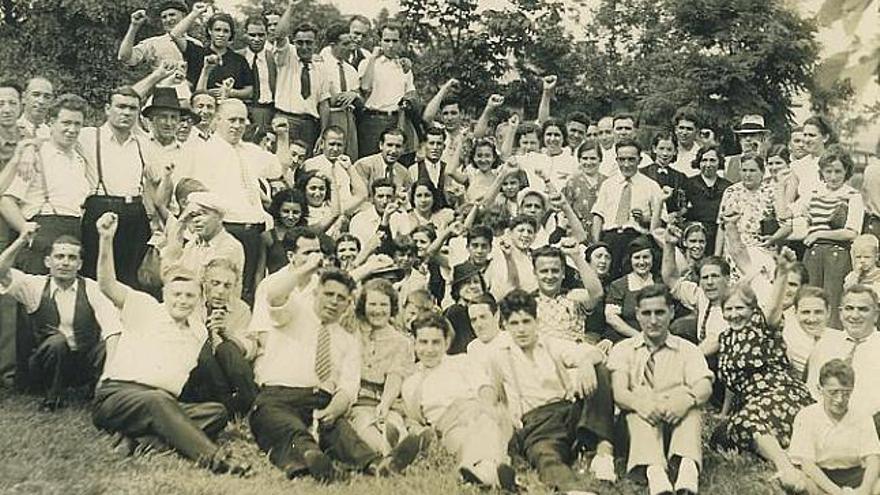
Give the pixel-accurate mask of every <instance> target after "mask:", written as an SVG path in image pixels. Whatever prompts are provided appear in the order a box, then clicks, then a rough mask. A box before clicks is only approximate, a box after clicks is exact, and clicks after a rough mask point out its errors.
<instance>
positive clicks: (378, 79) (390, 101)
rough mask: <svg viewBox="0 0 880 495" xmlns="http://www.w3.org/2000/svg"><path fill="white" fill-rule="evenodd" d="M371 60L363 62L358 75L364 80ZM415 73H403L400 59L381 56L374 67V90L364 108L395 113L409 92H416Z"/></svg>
mask: <svg viewBox="0 0 880 495" xmlns="http://www.w3.org/2000/svg"><path fill="white" fill-rule="evenodd" d="M368 63H369V60H363V61H362V62H361V64H360V67H358V73H359V75H360V77H361V79H363V77H364V74H365V73H366V68H367V64H368ZM415 89H416V87H415V84H413V72H412V71H409V72H403V67H402V66H401V65H400V61H399V60H398V59H394V60H391V59H389V58H388V57H385V56H380V57H379V59H378V60H376V62H375V64H374V65H373V89H372V91H371V92H370V96H369V98H367V101H366V102H365V104H364V106H365V107H366V108H367V109H369V110H378V111H380V112H394V111H396V110H397V109H398V106H399V104H400V100H401V99H402V98H403V97H404V96H405V95H406V94H407V93H409V92H411V91H415Z"/></svg>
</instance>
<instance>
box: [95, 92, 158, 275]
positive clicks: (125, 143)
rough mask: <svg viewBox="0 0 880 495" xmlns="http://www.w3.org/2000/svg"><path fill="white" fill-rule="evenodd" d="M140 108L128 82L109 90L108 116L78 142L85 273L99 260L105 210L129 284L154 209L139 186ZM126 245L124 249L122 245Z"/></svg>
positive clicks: (142, 165) (141, 167)
mask: <svg viewBox="0 0 880 495" xmlns="http://www.w3.org/2000/svg"><path fill="white" fill-rule="evenodd" d="M139 110H140V95H139V94H138V93H137V92H136V91H135V90H134V89H133V88H132V87H130V86H121V87H118V88H116V89H114V90H113V91H111V94H110V100H109V101H108V102H107V105H106V106H105V109H104V111H105V113H106V115H107V120H106V122H105V123H104V125H102V126H100V127H86V128H84V129H83V130H82V132H80V136H79V144H80V146H81V147H82V151H83V154H84V155H85V157H86V164H87V169H86V170H87V177H88V179H89V186H90V188H91V195H90V196H89V197H88V198H86V202H85V205H83V207H84V211H83V222H82V242H83V253H82V255H83V269H82V273H83V276H86V277H89V278H94V277H95V275H96V273H95V267H96V266H97V263H98V231H97V230H96V229H95V222H96V221H97V219H98V218H100V216H101V215H103V214H104V213H105V212H108V211H112V212H114V213H116V215H117V216H118V218H119V230H118V231H119V232H120V235H119V236H118V237H117V239H116V240H115V241H114V242H116V252H117V253H119V254H118V255H117V256H116V259H115V262H116V273H117V275H118V276H119V279H120V280H121V281H122V282H123V283H125V284H127V285H132V286H133V285H135V284H136V281H137V270H138V267H139V266H140V264H141V261H143V259H144V255H145V254H146V252H147V241H148V240H149V239H150V221H149V218H147V209H146V208H147V206H145V204H146V203H147V202H150V204H149V205H148V206H149V208H150V209H151V210H153V205H152V203H151V199H147V195H146V194H145V191H144V187H143V183H144V182H143V180H142V179H143V176H144V169H145V167H146V164H145V162H144V158H143V152H142V150H141V144H140V142H139V141H138V138H137V137H136V136H135V135H134V133H133V132H132V130H133V129H134V126H135V124H136V123H137V117H138V111H139ZM123 245H124V249H123Z"/></svg>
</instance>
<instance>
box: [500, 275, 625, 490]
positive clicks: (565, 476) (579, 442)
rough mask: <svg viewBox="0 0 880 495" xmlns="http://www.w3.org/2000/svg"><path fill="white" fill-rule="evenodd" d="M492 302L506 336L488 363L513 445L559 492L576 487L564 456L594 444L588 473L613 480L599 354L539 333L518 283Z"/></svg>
mask: <svg viewBox="0 0 880 495" xmlns="http://www.w3.org/2000/svg"><path fill="white" fill-rule="evenodd" d="M499 307H500V311H501V326H502V328H504V330H506V331H507V332H508V335H509V336H510V338H509V341H508V342H505V343H503V344H501V345H500V346H499V347H498V348H497V349H495V351H494V352H493V353H492V357H491V359H490V368H491V370H492V371H491V374H492V377H493V379H494V380H495V384H496V385H495V387H496V390H503V391H504V395H505V396H506V402H507V407H508V411H509V412H510V415H511V418H512V420H513V424H514V428H515V430H516V431H515V433H514V442H516V443H515V445H516V448H517V450H518V451H519V452H520V453H522V454H523V455H524V456H525V457H526V458H527V459H528V461H529V463H530V464H531V465H532V466H533V467H535V468H536V469H537V471H538V475H539V476H540V477H541V481H542V482H544V483H545V484H546V485H549V486H550V487H551V488H552V489H555V490H557V491H558V492H567V491H571V490H583V487H582V482H581V481H580V480H578V478H577V476H576V475H575V473H574V471H573V470H572V468H571V466H570V461H571V459H572V458H573V457H574V454H576V453H577V452H578V450H579V449H581V448H584V447H595V448H596V449H597V454H596V456H595V457H594V459H593V461H592V462H591V465H590V470H591V471H592V472H593V474H594V475H595V476H596V477H597V478H598V479H600V480H606V481H614V480H616V475H615V474H614V459H613V458H612V453H613V446H612V443H611V439H612V430H613V426H612V425H613V415H614V403H613V400H612V399H611V383H610V377H609V374H608V371H607V370H606V369H605V368H604V366H600V365H601V364H602V363H603V361H604V359H605V357H604V355H603V354H602V352H601V351H599V350H598V349H597V348H595V347H593V346H592V345H590V344H585V343H584V344H575V343H573V342H566V341H562V340H559V339H554V338H552V337H547V336H543V335H540V332H539V329H538V324H537V323H538V319H537V313H538V308H537V303H536V301H535V297H534V296H532V295H531V294H529V293H527V292H525V291H523V290H521V289H516V290H514V291H512V292H510V293H509V294H508V295H507V296H505V297H504V299H502V300H501V303H500V305H499ZM572 373H573V374H572Z"/></svg>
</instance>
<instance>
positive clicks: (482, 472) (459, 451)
mask: <svg viewBox="0 0 880 495" xmlns="http://www.w3.org/2000/svg"><path fill="white" fill-rule="evenodd" d="M412 332H413V335H414V337H415V352H416V357H417V358H418V360H419V370H418V371H417V372H416V373H415V374H414V375H411V376H410V377H409V378H407V379H406V381H405V382H404V383H403V390H402V393H401V395H402V396H403V401H404V404H405V406H406V411H407V416H408V417H409V418H410V419H412V420H414V421H417V422H418V423H421V424H427V425H430V426H432V427H433V428H436V429H437V431H438V432H439V433H440V439H441V440H442V442H443V446H444V447H446V449H447V450H449V451H450V452H452V453H453V454H455V456H456V459H457V460H458V462H459V468H458V469H459V472H460V473H461V475H462V477H463V478H464V480H465V481H467V482H471V483H476V484H479V485H484V486H500V487H502V488H503V489H505V490H510V491H513V490H516V481H515V473H514V471H513V468H512V467H510V464H509V462H510V460H509V459H508V456H507V444H508V441H509V440H510V435H511V433H513V429H512V427H511V425H510V418H509V417H507V415H506V414H505V413H504V411H503V409H501V407H500V404H499V403H498V396H497V393H496V392H495V389H494V388H493V387H492V385H491V384H490V382H489V377H488V376H486V373H485V371H484V370H483V369H482V368H481V366H480V364H479V363H478V362H476V361H474V360H472V359H471V358H470V357H469V356H465V355H461V354H459V355H453V356H449V355H447V354H446V351H447V350H448V349H449V346H450V344H451V343H452V337H453V330H452V326H451V325H450V324H449V321H448V320H447V319H446V318H445V317H443V316H442V315H441V314H440V313H438V312H436V311H431V312H428V313H425V314H423V315H421V316H419V317H417V318H416V320H415V321H414V322H413V324H412Z"/></svg>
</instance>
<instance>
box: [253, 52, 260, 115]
mask: <svg viewBox="0 0 880 495" xmlns="http://www.w3.org/2000/svg"><path fill="white" fill-rule="evenodd" d="M258 58H259V54H257V53H255V54H254V61H253V63H251V72H253V73H254V93H253V95H254V103H259V102H260V69H259V68H258V67H257V59H258Z"/></svg>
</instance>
